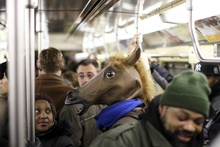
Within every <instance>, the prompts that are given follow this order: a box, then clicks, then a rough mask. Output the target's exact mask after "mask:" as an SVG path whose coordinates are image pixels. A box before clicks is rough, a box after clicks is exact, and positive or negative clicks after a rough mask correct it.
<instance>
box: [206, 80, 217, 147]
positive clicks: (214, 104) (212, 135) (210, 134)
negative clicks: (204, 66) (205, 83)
mask: <svg viewBox="0 0 220 147" xmlns="http://www.w3.org/2000/svg"><path fill="white" fill-rule="evenodd" d="M209 100H210V102H211V107H210V113H209V119H208V121H207V122H206V123H208V122H209V120H210V119H212V118H215V117H216V113H217V112H218V111H219V110H220V80H219V81H218V82H217V83H216V84H215V85H213V86H212V87H211V94H210V95H209ZM219 133H220V113H219V114H218V115H217V117H216V118H215V120H214V123H213V124H212V125H211V127H210V128H209V129H208V136H207V135H204V136H205V140H207V141H208V144H209V143H210V142H212V140H213V139H215V137H216V136H217V135H218V134H219ZM206 136H207V137H208V138H206Z"/></svg>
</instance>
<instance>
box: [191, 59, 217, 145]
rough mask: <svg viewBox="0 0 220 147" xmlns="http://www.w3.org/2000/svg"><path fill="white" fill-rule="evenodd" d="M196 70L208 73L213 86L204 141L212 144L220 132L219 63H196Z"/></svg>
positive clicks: (209, 81)
mask: <svg viewBox="0 0 220 147" xmlns="http://www.w3.org/2000/svg"><path fill="white" fill-rule="evenodd" d="M194 70H195V71H198V72H201V73H203V74H204V75H206V77H207V79H208V83H209V87H210V88H211V93H210V95H209V100H210V102H211V106H210V112H209V119H207V120H206V124H207V125H205V128H204V139H205V141H204V143H205V144H210V142H212V140H213V139H214V138H215V137H216V136H217V135H218V134H219V133H220V113H219V112H220V70H219V67H218V65H213V64H212V63H203V62H198V63H196V64H195V66H194Z"/></svg>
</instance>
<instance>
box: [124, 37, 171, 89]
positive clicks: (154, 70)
mask: <svg viewBox="0 0 220 147" xmlns="http://www.w3.org/2000/svg"><path fill="white" fill-rule="evenodd" d="M142 40H143V36H142V35H141V34H136V35H135V36H134V37H133V38H132V40H131V42H130V44H129V47H128V53H129V54H130V53H131V52H132V51H133V50H134V49H136V48H137V47H138V44H140V43H142ZM146 59H148V60H146ZM141 60H142V62H146V63H149V65H150V70H151V74H152V76H153V78H154V80H155V81H156V82H157V83H158V84H159V85H160V87H161V88H162V89H163V90H165V89H166V87H167V85H168V84H169V83H170V82H171V81H172V79H173V76H172V75H171V74H170V73H169V71H168V70H167V69H166V68H164V67H163V66H161V65H160V64H159V63H157V62H156V61H153V60H152V59H151V57H149V56H147V55H146V56H145V57H144V58H141Z"/></svg>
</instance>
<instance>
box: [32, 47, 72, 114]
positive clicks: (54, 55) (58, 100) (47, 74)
mask: <svg viewBox="0 0 220 147" xmlns="http://www.w3.org/2000/svg"><path fill="white" fill-rule="evenodd" d="M39 66H40V67H39V68H40V69H41V70H42V74H41V75H39V76H38V77H37V78H36V79H35V92H42V93H46V94H47V95H48V96H49V97H50V98H51V99H52V100H53V101H54V103H55V106H56V111H57V115H59V113H60V111H61V109H62V108H63V106H64V101H65V99H66V95H67V92H68V91H70V90H71V89H72V87H70V86H68V85H67V84H66V83H64V81H63V80H62V79H61V77H60V76H61V72H62V68H63V55H62V53H61V52H60V51H59V50H57V49H56V48H53V47H50V48H48V49H44V50H42V51H41V53H40V55H39Z"/></svg>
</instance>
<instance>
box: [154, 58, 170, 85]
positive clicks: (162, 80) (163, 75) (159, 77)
mask: <svg viewBox="0 0 220 147" xmlns="http://www.w3.org/2000/svg"><path fill="white" fill-rule="evenodd" d="M150 69H151V73H152V76H153V78H154V80H155V81H156V82H157V83H158V84H159V85H160V87H161V88H162V89H166V87H167V85H168V83H170V82H171V81H172V79H173V76H172V75H171V74H170V73H169V71H168V70H167V69H165V68H164V67H163V66H161V65H159V64H158V63H157V62H155V61H152V62H151V65H150Z"/></svg>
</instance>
